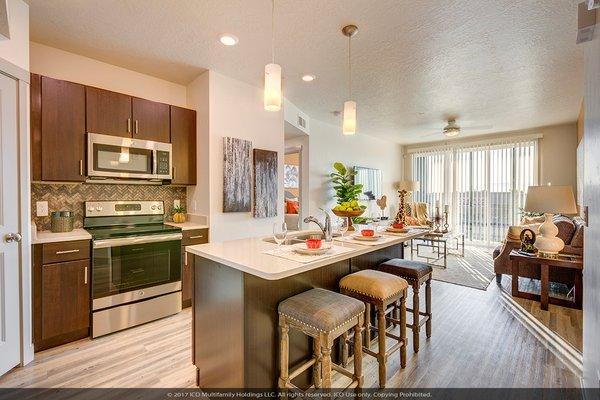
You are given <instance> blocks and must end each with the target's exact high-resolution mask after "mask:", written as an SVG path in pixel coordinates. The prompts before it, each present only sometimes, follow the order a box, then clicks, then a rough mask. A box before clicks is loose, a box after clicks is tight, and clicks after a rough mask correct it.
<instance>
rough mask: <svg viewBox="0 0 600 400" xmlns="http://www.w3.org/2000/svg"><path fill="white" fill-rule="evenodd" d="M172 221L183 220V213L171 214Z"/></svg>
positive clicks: (182, 221) (178, 222)
mask: <svg viewBox="0 0 600 400" xmlns="http://www.w3.org/2000/svg"><path fill="white" fill-rule="evenodd" d="M173 222H175V223H176V224H182V223H184V222H185V214H184V213H175V214H173Z"/></svg>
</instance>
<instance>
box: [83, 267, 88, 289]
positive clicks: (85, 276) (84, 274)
mask: <svg viewBox="0 0 600 400" xmlns="http://www.w3.org/2000/svg"><path fill="white" fill-rule="evenodd" d="M83 284H84V285H87V265H86V266H85V269H84V270H83Z"/></svg>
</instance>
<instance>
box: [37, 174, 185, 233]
mask: <svg viewBox="0 0 600 400" xmlns="http://www.w3.org/2000/svg"><path fill="white" fill-rule="evenodd" d="M176 199H179V200H180V201H181V204H186V188H185V187H177V186H158V185H103V184H92V183H80V184H46V183H32V184H31V215H33V220H34V222H35V224H36V225H37V229H38V230H49V229H50V217H36V216H35V214H36V207H35V203H36V201H47V202H48V210H49V212H53V211H73V212H74V213H75V224H74V225H75V228H81V227H83V216H84V210H83V202H85V201H116V200H162V201H163V202H164V204H165V216H166V219H167V220H171V211H172V209H173V201H174V200H176Z"/></svg>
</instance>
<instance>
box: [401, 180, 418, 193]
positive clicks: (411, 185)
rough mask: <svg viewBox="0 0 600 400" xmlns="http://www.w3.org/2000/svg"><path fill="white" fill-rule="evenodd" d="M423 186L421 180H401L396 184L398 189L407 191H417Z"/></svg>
mask: <svg viewBox="0 0 600 400" xmlns="http://www.w3.org/2000/svg"><path fill="white" fill-rule="evenodd" d="M420 188H421V184H420V182H419V181H400V182H398V183H397V184H396V189H398V190H405V191H407V192H416V191H417V190H419V189H420Z"/></svg>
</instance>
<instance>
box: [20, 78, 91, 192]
mask: <svg viewBox="0 0 600 400" xmlns="http://www.w3.org/2000/svg"><path fill="white" fill-rule="evenodd" d="M31 81H32V85H31V135H32V155H31V158H32V177H33V179H34V180H44V181H71V182H82V181H84V180H85V171H84V162H85V87H84V86H83V85H79V84H76V83H73V82H67V81H61V80H57V79H52V78H48V77H45V76H41V77H40V76H39V75H35V74H32V79H31Z"/></svg>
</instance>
